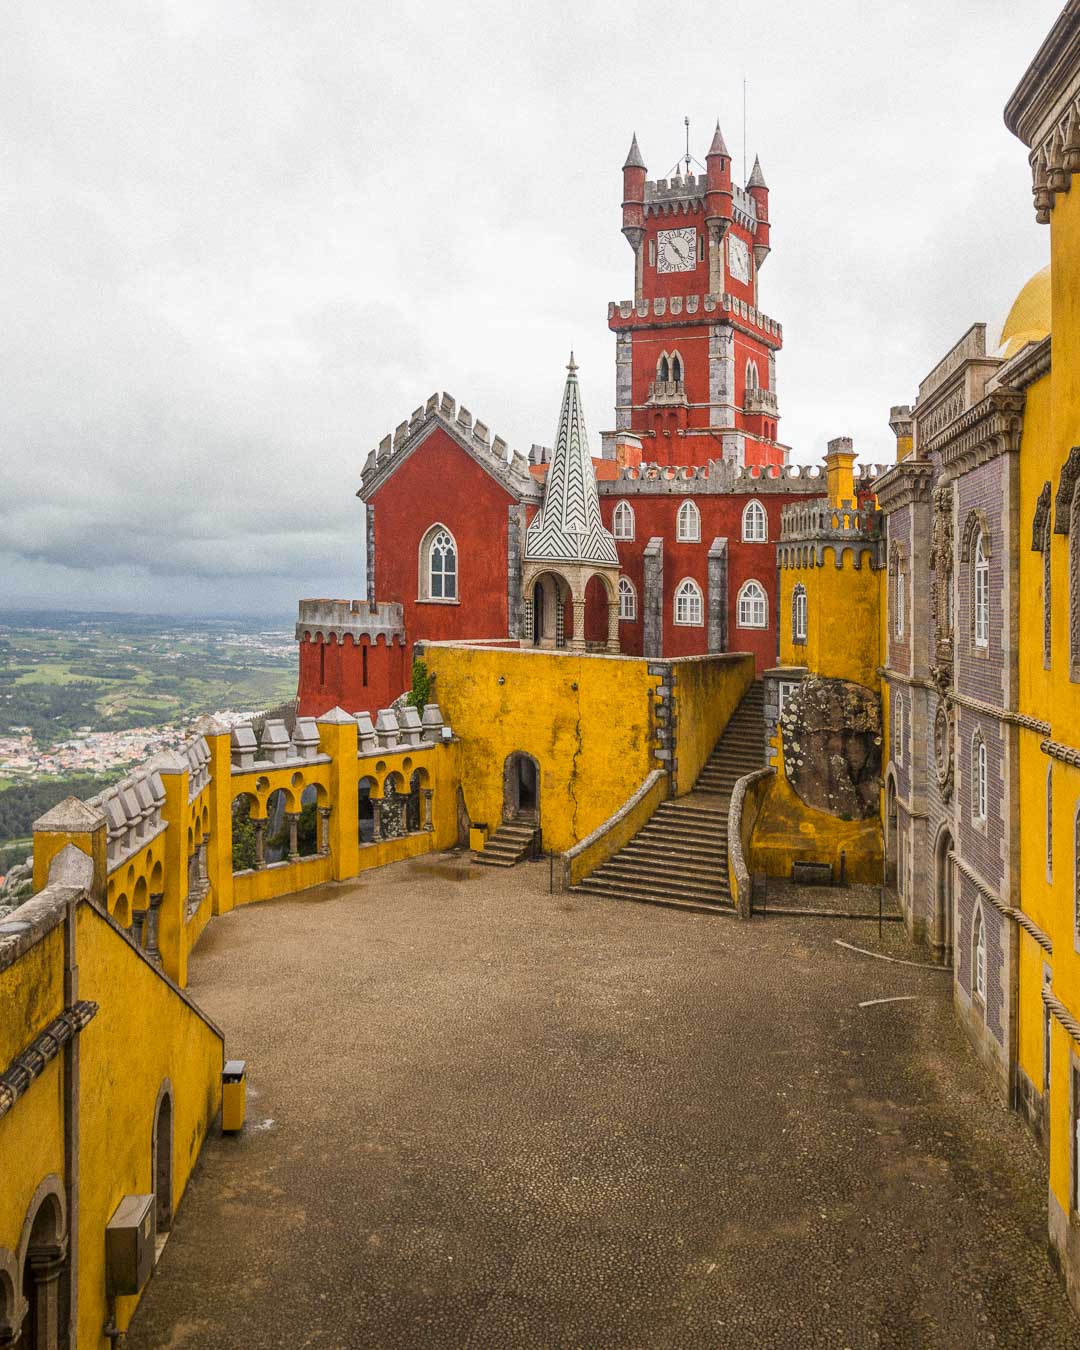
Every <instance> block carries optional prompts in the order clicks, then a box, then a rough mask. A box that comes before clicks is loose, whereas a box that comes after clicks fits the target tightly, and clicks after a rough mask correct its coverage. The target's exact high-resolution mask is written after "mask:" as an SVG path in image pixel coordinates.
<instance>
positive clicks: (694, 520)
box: [675, 501, 701, 544]
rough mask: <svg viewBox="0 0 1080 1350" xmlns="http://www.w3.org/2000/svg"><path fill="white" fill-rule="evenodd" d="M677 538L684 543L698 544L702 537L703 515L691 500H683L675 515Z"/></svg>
mask: <svg viewBox="0 0 1080 1350" xmlns="http://www.w3.org/2000/svg"><path fill="white" fill-rule="evenodd" d="M675 538H676V539H678V540H679V542H680V543H683V544H696V543H697V542H698V540H699V539H700V538H701V515H700V514H699V512H698V509H697V507H696V506H695V505H694V503H693V502H691V501H685V502H683V504H682V506H680V507H679V514H678V515H677V516H676V517H675Z"/></svg>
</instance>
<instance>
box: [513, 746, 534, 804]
mask: <svg viewBox="0 0 1080 1350" xmlns="http://www.w3.org/2000/svg"><path fill="white" fill-rule="evenodd" d="M517 772H518V810H519V811H535V810H536V765H535V764H534V763H533V761H532V760H531V759H526V758H525V756H524V755H522V756H521V758H520V759H519V760H518V763H517Z"/></svg>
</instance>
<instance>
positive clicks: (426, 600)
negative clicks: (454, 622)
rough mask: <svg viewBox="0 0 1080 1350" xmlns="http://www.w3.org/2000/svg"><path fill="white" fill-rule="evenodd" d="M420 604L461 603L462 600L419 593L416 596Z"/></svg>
mask: <svg viewBox="0 0 1080 1350" xmlns="http://www.w3.org/2000/svg"><path fill="white" fill-rule="evenodd" d="M416 603H417V604H418V605H460V604H461V601H460V600H438V599H436V598H435V597H434V596H431V595H418V596H417V597H416Z"/></svg>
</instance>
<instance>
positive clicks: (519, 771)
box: [503, 750, 540, 821]
mask: <svg viewBox="0 0 1080 1350" xmlns="http://www.w3.org/2000/svg"><path fill="white" fill-rule="evenodd" d="M503 819H504V820H535V821H539V819H540V765H539V764H538V763H537V762H536V760H535V759H533V757H532V755H528V754H526V753H525V751H524V750H515V751H514V753H513V754H512V755H507V757H506V763H505V764H504V765H503Z"/></svg>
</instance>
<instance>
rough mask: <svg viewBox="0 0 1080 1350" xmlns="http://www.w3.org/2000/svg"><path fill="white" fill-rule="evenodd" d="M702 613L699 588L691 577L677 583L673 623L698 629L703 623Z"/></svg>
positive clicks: (703, 607)
mask: <svg viewBox="0 0 1080 1350" xmlns="http://www.w3.org/2000/svg"><path fill="white" fill-rule="evenodd" d="M704 613H705V606H704V604H703V602H702V598H701V587H700V586H699V585H698V584H697V582H696V581H694V580H693V579H692V578H691V577H687V578H686V580H685V581H681V582H680V583H679V587H678V589H677V590H676V592H675V622H676V623H677V624H683V625H686V626H689V627H695V628H700V627H701V625H702V624H703V623H704V622H705V619H704Z"/></svg>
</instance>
